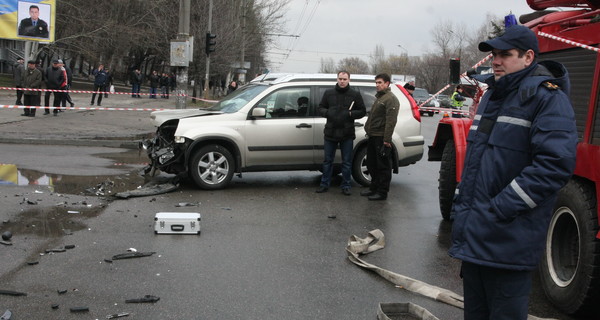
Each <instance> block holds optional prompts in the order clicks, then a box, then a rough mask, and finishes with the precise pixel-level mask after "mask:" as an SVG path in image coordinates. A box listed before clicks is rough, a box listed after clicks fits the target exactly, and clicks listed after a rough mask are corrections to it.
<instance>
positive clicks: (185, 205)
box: [175, 202, 200, 207]
mask: <svg viewBox="0 0 600 320" xmlns="http://www.w3.org/2000/svg"><path fill="white" fill-rule="evenodd" d="M199 205H200V202H180V203H178V204H176V205H175V206H176V207H198V206H199Z"/></svg>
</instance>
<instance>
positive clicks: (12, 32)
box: [0, 0, 56, 42]
mask: <svg viewBox="0 0 600 320" xmlns="http://www.w3.org/2000/svg"><path fill="white" fill-rule="evenodd" d="M55 15H56V0H27V1H21V0H0V38H4V39H15V40H32V41H40V42H52V41H54V29H55Z"/></svg>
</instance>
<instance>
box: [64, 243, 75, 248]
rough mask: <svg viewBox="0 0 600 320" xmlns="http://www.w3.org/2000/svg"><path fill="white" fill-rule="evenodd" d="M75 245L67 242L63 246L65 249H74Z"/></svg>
mask: <svg viewBox="0 0 600 320" xmlns="http://www.w3.org/2000/svg"><path fill="white" fill-rule="evenodd" d="M74 248H75V245H74V244H68V245H66V246H65V249H74Z"/></svg>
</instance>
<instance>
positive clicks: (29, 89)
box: [0, 87, 219, 103]
mask: <svg viewBox="0 0 600 320" xmlns="http://www.w3.org/2000/svg"><path fill="white" fill-rule="evenodd" d="M0 90H11V91H37V92H65V93H97V94H116V95H131V96H132V97H133V96H134V95H135V96H157V95H161V96H167V97H187V98H189V99H193V100H200V101H204V102H208V103H216V102H219V101H218V100H210V99H204V98H198V97H192V96H190V95H187V94H170V93H167V94H162V93H158V92H157V93H141V92H140V93H131V92H119V91H115V92H110V91H88V90H60V89H33V88H13V87H0Z"/></svg>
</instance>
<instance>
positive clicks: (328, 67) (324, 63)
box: [319, 58, 338, 73]
mask: <svg viewBox="0 0 600 320" xmlns="http://www.w3.org/2000/svg"><path fill="white" fill-rule="evenodd" d="M337 71H338V70H337V69H336V67H335V61H334V60H333V58H321V68H319V72H320V73H336V72H337Z"/></svg>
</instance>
